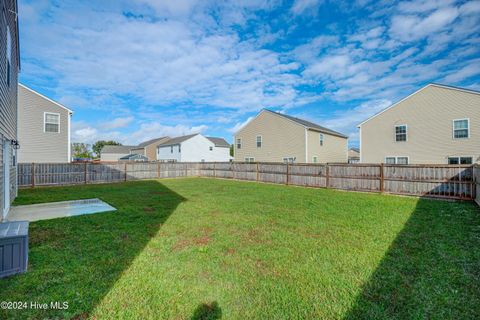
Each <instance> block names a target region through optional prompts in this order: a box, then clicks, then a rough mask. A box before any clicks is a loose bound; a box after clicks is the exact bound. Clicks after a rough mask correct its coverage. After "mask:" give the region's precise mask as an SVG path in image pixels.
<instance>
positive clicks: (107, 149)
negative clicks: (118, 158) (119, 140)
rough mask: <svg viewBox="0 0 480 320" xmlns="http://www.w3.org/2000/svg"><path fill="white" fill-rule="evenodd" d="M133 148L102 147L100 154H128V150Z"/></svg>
mask: <svg viewBox="0 0 480 320" xmlns="http://www.w3.org/2000/svg"><path fill="white" fill-rule="evenodd" d="M132 148H135V146H111V145H106V146H103V148H102V151H100V153H130V149H132Z"/></svg>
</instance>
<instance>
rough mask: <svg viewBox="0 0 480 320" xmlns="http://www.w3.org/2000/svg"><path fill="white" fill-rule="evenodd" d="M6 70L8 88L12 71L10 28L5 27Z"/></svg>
mask: <svg viewBox="0 0 480 320" xmlns="http://www.w3.org/2000/svg"><path fill="white" fill-rule="evenodd" d="M6 50H7V54H6V56H7V68H6V69H5V70H6V72H7V77H6V79H7V85H8V86H10V74H11V69H12V35H11V34H10V27H9V26H7V48H6Z"/></svg>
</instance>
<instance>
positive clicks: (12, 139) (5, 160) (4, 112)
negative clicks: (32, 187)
mask: <svg viewBox="0 0 480 320" xmlns="http://www.w3.org/2000/svg"><path fill="white" fill-rule="evenodd" d="M0 8H1V9H2V10H0V12H1V13H0V14H1V17H0V32H1V37H0V39H2V40H1V41H0V144H1V146H0V220H2V219H3V218H5V217H6V216H7V214H8V212H9V209H10V204H11V203H12V202H13V200H14V199H15V197H16V196H17V159H16V150H15V146H16V145H17V144H18V143H19V142H18V136H17V131H18V127H17V124H18V119H17V113H18V108H17V83H18V72H19V71H20V53H19V44H18V19H17V12H18V7H17V1H15V0H8V1H2V2H0Z"/></svg>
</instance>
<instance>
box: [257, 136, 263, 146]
mask: <svg viewBox="0 0 480 320" xmlns="http://www.w3.org/2000/svg"><path fill="white" fill-rule="evenodd" d="M258 138H260V141H258ZM259 142H260V146H258V143H259ZM255 145H256V146H257V148H261V147H262V145H263V138H262V136H261V135H258V136H256V137H255Z"/></svg>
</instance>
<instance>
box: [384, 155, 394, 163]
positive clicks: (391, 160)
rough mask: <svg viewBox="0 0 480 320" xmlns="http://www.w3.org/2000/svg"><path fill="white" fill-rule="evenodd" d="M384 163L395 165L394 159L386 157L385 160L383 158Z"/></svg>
mask: <svg viewBox="0 0 480 320" xmlns="http://www.w3.org/2000/svg"><path fill="white" fill-rule="evenodd" d="M385 163H387V164H395V163H396V161H395V157H386V158H385Z"/></svg>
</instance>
